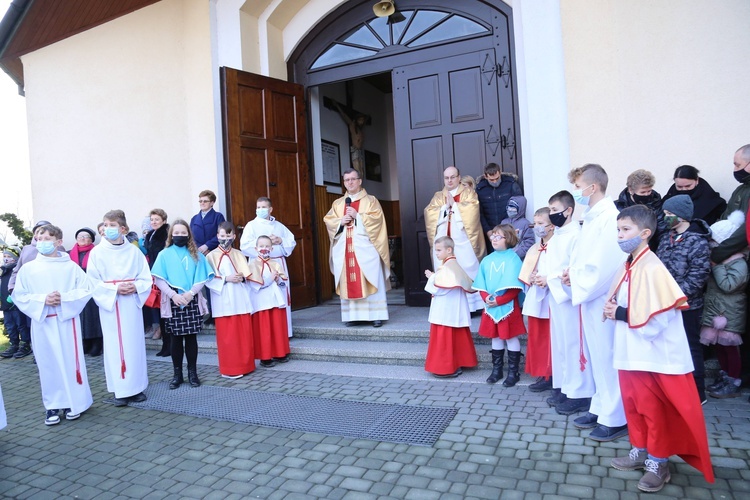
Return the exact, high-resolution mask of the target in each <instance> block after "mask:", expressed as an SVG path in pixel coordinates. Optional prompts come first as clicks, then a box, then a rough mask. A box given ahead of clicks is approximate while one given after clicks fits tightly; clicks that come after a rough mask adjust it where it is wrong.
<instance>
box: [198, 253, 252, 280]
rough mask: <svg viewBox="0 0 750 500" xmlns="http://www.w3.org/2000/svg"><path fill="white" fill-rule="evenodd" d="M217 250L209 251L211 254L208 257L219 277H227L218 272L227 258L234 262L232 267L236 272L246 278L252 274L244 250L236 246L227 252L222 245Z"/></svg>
mask: <svg viewBox="0 0 750 500" xmlns="http://www.w3.org/2000/svg"><path fill="white" fill-rule="evenodd" d="M217 250H218V252H217V251H213V252H209V254H208V255H206V259H207V260H208V263H209V264H211V267H213V269H214V271H215V272H216V277H217V278H226V276H219V274H218V273H219V266H221V263H222V262H223V261H224V260H225V259H229V261H230V262H231V263H232V267H233V268H234V272H235V273H238V274H241V275H242V276H244V277H245V278H248V277H250V274H252V273H251V271H250V267H249V266H248V264H247V257H245V256H244V255H243V254H242V252H240V251H239V250H237V249H236V248H232V249H230V250H229V252H225V251H224V250H222V249H221V247H219V248H217Z"/></svg>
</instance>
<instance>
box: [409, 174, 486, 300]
mask: <svg viewBox="0 0 750 500" xmlns="http://www.w3.org/2000/svg"><path fill="white" fill-rule="evenodd" d="M460 179H461V174H460V172H459V171H458V169H457V168H456V167H448V168H446V169H445V170H444V171H443V183H444V187H443V190H442V191H438V192H437V193H435V196H433V197H432V201H430V204H429V205H427V207H426V208H425V209H424V220H425V227H426V229H427V240H428V241H429V242H430V247H431V248H432V262H433V265H434V267H433V269H437V268H438V267H439V266H440V263H441V261H440V260H438V259H437V257H436V256H435V249H434V246H435V245H434V242H435V240H436V239H437V238H440V237H441V236H450V237H451V238H452V239H453V241H454V243H455V249H454V254H455V256H456V260H457V261H458V264H459V265H460V266H461V268H462V269H463V270H464V271H466V274H468V275H469V277H470V278H471V279H475V278H476V277H477V271H479V261H480V260H482V257H484V255H485V253H486V247H485V243H484V234H482V224H481V222H480V221H479V200H478V199H477V194H476V192H475V191H474V190H473V189H471V188H467V187H464V186H463V185H461V183H460ZM469 308H470V309H471V311H472V312H473V311H479V310H482V309H483V308H484V302H482V298H481V297H480V296H479V294H478V293H474V294H470V295H469Z"/></svg>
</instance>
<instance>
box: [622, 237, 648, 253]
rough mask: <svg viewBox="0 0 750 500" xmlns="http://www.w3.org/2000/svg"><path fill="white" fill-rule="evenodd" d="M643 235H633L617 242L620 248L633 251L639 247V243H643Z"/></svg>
mask: <svg viewBox="0 0 750 500" xmlns="http://www.w3.org/2000/svg"><path fill="white" fill-rule="evenodd" d="M641 241H643V240H642V239H641V235H640V234H639V235H637V236H633V237H632V238H630V239H627V240H618V241H617V244H618V245H620V250H622V251H623V252H625V253H633V252H635V249H636V248H638V245H640V244H641Z"/></svg>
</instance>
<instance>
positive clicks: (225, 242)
mask: <svg viewBox="0 0 750 500" xmlns="http://www.w3.org/2000/svg"><path fill="white" fill-rule="evenodd" d="M233 242H234V238H219V245H220V246H221V248H223V249H224V250H228V249H230V248H231V247H232V243H233Z"/></svg>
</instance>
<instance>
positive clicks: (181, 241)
mask: <svg viewBox="0 0 750 500" xmlns="http://www.w3.org/2000/svg"><path fill="white" fill-rule="evenodd" d="M172 243H174V244H175V245H177V246H178V247H180V248H182V247H184V246H187V244H188V237H187V236H172Z"/></svg>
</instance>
